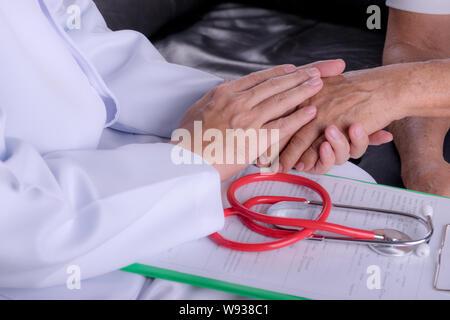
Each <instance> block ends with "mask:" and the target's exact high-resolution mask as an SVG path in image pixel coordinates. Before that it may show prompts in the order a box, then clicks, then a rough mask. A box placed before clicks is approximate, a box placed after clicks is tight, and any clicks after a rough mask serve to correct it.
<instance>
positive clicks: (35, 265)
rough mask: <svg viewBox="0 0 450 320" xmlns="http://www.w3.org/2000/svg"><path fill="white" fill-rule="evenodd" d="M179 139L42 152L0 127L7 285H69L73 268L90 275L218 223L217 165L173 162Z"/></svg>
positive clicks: (0, 253)
mask: <svg viewBox="0 0 450 320" xmlns="http://www.w3.org/2000/svg"><path fill="white" fill-rule="evenodd" d="M4 127H5V121H4V117H3V115H1V114H0V128H4ZM173 147H174V146H172V145H170V144H164V143H157V144H131V145H126V146H123V147H120V148H118V149H111V150H84V151H58V152H50V153H47V154H45V155H43V156H41V155H40V154H39V153H38V152H37V151H36V150H35V149H34V148H33V147H32V146H31V145H29V144H27V143H25V142H23V141H20V140H18V139H16V138H5V137H4V136H2V135H1V134H0V157H1V158H0V287H4V288H6V287H16V288H20V287H27V288H30V287H46V286H53V285H60V284H64V283H66V281H67V279H68V276H69V274H68V273H67V272H68V270H69V271H70V272H74V270H79V271H80V272H81V277H82V279H87V278H91V277H94V276H97V275H101V274H105V273H107V272H110V271H113V270H117V269H119V268H122V267H125V266H127V265H129V264H131V263H134V262H138V261H139V260H140V259H142V258H145V257H148V256H150V255H154V254H156V253H159V252H162V251H164V250H167V249H169V248H171V247H173V246H176V245H178V244H181V243H183V242H186V241H190V240H193V239H197V238H200V237H204V236H206V235H208V234H211V233H212V232H214V231H217V230H219V229H220V228H221V227H222V225H223V220H224V219H223V209H222V204H221V192H220V179H219V175H218V173H217V171H216V170H215V169H214V168H213V167H211V166H210V165H208V164H205V163H203V164H192V165H189V164H184V165H176V164H174V162H173V161H172V148H173ZM189 154H190V153H189ZM190 155H191V156H193V157H194V155H192V154H190ZM198 159H199V158H198ZM200 160H201V159H200ZM71 266H75V267H72V268H76V269H70V268H69V267H71ZM68 268H69V269H68ZM78 268H79V269H78Z"/></svg>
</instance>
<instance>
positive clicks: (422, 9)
mask: <svg viewBox="0 0 450 320" xmlns="http://www.w3.org/2000/svg"><path fill="white" fill-rule="evenodd" d="M386 5H387V6H388V7H392V8H395V9H399V10H404V11H411V12H417V13H426V14H450V1H449V0H387V1H386Z"/></svg>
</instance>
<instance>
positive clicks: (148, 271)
mask: <svg viewBox="0 0 450 320" xmlns="http://www.w3.org/2000/svg"><path fill="white" fill-rule="evenodd" d="M249 173H252V172H248V170H246V171H244V172H243V173H242V174H241V176H242V175H247V174H249ZM294 174H300V173H295V172H294ZM301 175H303V176H306V177H307V178H310V179H313V180H318V181H317V182H319V183H321V184H322V185H324V184H323V181H326V183H325V184H328V187H327V186H325V185H324V186H325V187H326V188H327V190H328V191H329V193H330V195H331V196H332V199H333V201H336V202H339V203H348V202H346V201H354V200H348V199H350V198H349V194H352V192H350V191H348V192H346V193H345V194H344V193H342V192H341V194H339V195H338V193H339V192H338V190H337V189H339V186H343V188H353V189H355V190H359V191H361V190H362V189H364V190H366V189H367V190H366V191H361V192H362V193H363V194H365V195H367V194H368V193H370V192H372V196H374V197H375V198H376V197H379V198H380V197H383V195H387V196H389V195H390V196H392V195H394V196H393V197H394V198H395V197H397V199H402V200H398V201H399V202H398V205H399V206H400V207H401V208H397V209H401V210H404V209H405V206H406V207H407V206H408V202H409V205H413V206H414V203H416V204H417V203H419V202H424V201H425V202H433V204H434V205H433V206H434V207H435V208H441V207H445V206H447V208H448V207H450V199H449V198H445V197H441V196H436V195H430V194H425V193H422V192H418V191H413V190H405V189H401V188H396V187H391V186H384V185H379V184H375V183H371V182H366V181H361V180H356V179H350V178H345V177H339V176H334V175H323V176H311V175H308V174H301ZM363 186H367V188H364V187H363ZM266 190H267V188H266ZM374 190H375V191H374ZM376 190H378V191H376ZM380 190H382V191H383V192H381V191H380ZM377 192H380V194H383V195H376V193H377ZM264 194H265V193H264ZM374 194H375V195H374ZM334 196H335V197H334ZM353 196H354V194H353ZM336 197H340V198H339V201H337V200H336ZM402 197H403V198H402ZM361 201H364V199H361ZM383 201H384V204H383V205H384V206H389V203H388V202H386V201H387V200H386V199H385V198H384V200H383ZM392 201H393V200H392ZM392 201H391V202H392ZM392 203H393V202H392ZM392 203H391V204H390V205H392ZM349 204H351V203H349ZM391 209H395V208H391ZM435 211H436V210H435ZM437 211H440V210H437ZM441 211H442V210H441ZM332 215H333V213H332ZM332 215H330V218H331V216H332ZM445 218H446V217H445V216H444V215H443V214H440V213H439V212H437V214H436V213H435V215H434V216H433V223H434V226H435V234H434V236H433V238H432V240H431V242H430V248H431V255H430V257H429V258H425V259H426V260H422V261H418V260H417V259H423V258H417V259H415V258H414V257H410V258H409V259H410V260H411V261H412V262H411V261H409V262H408V261H407V260H403V262H402V263H398V261H399V260H398V259H402V258H396V257H388V258H387V259H386V257H381V256H377V255H376V254H375V253H373V252H370V250H369V249H368V248H367V247H366V246H361V245H353V246H358V247H355V248H353V249H350V251H351V250H353V251H358V250H359V253H358V254H359V255H360V256H370V257H371V258H370V259H368V261H369V260H370V261H380V262H383V263H384V264H391V269H390V272H391V273H392V272H393V271H395V266H396V264H397V266H399V267H400V266H401V267H402V268H403V271H402V272H405V268H406V269H408V267H407V266H408V264H409V266H411V265H412V266H414V268H409V269H411V270H419V269H420V270H422V273H421V278H422V280H421V281H419V282H420V283H421V285H417V286H414V285H411V286H409V287H408V288H406V289H405V288H403V289H404V290H403V289H402V290H403V291H402V290H399V293H398V298H400V299H405V298H406V299H410V298H422V299H423V298H424V297H423V295H424V293H425V294H426V293H429V296H425V298H428V297H431V296H433V298H434V299H450V295H441V296H439V294H438V291H437V290H433V277H434V270H435V269H434V265H435V261H436V260H435V258H434V257H433V256H435V255H436V254H437V252H438V249H439V244H440V240H441V234H440V230H442V228H441V227H442V226H443V225H445V224H447V223H449V222H450V216H449V217H447V220H445ZM332 222H334V221H332ZM343 223H344V224H345V222H343ZM198 241H210V240H209V239H201V240H198ZM210 242H211V245H212V246H215V244H212V241H210ZM306 242H308V243H313V242H314V244H311V245H316V246H317V244H316V243H315V241H302V243H303V244H294V245H293V247H300V246H305V244H304V243H306ZM325 245H326V246H329V244H328V243H327V244H325ZM330 245H331V244H330ZM190 246H191V247H190V248H192V246H194V247H195V243H191V244H190ZM339 246H341V247H342V244H339ZM319 247H320V248H319V249H320V250H322V251H325V252H326V248H322V247H323V245H319ZM319 249H317V248H316V250H319ZM340 249H341V250H342V248H340ZM187 250H189V248H188V249H187ZM224 250H228V249H224ZM280 250H285V249H280ZM287 250H288V249H287ZM299 252H301V249H299ZM242 254H248V255H255V254H256V253H242ZM319 259H320V257H319ZM389 259H394V260H391V261H389ZM396 259H397V260H396ZM322 260H324V259H322ZM386 260H388V261H386ZM344 264H345V263H344ZM415 264H420V266H419V265H415ZM392 265H393V267H392ZM405 266H406V267H405ZM183 269H184V268H183V267H180V266H179V265H177V264H176V263H175V264H173V265H171V264H170V263H163V264H160V263H158V262H157V260H156V262H155V263H136V264H133V265H130V266H128V267H126V268H123V269H122V270H123V271H126V272H132V273H136V274H140V275H144V276H148V277H154V278H161V279H166V280H171V281H177V282H182V283H186V284H190V285H194V286H198V287H204V288H208V289H214V290H220V291H224V292H228V293H232V294H237V295H241V296H246V297H250V298H256V299H270V300H309V299H322V298H325V299H329V298H331V299H346V298H351V297H350V296H348V295H347V296H346V295H345V294H343V295H334V296H333V294H331V295H328V294H318V293H317V292H319V291H327V290H326V289H324V288H325V287H326V286H325V287H324V288H319V289H318V291H317V292H314V293H311V294H310V295H309V294H308V290H303V291H304V292H305V293H306V294H297V292H292V290H284V289H283V290H277V289H274V290H270V289H268V288H267V286H259V285H248V284H246V283H243V282H242V281H240V280H239V281H233V280H231V281H230V280H229V279H231V278H232V277H231V278H230V277H228V279H219V277H214V276H213V277H211V276H210V274H208V272H205V273H202V272H197V271H196V272H190V271H189V270H183ZM409 272H410V273H411V274H412V273H416V272H417V271H409ZM411 278H412V277H411ZM236 279H237V278H236ZM352 281H353V280H352ZM411 281H412V280H411ZM362 282H364V281H363V280H362ZM427 282H428V283H429V287H427V290H424V289H423V286H424V283H427ZM335 285H336V286H338V284H335ZM385 285H386V286H387V284H386V283H385ZM331 286H332V284H330V285H329V286H328V289H330V288H331ZM411 287H415V291H414V292H412V290H411ZM419 288H421V289H420V290H419ZM300 291H302V290H299V292H300ZM356 291H357V290H355V294H356V296H354V297H353V298H355V299H359V298H362V299H366V298H368V299H373V298H375V299H377V298H380V299H383V298H387V299H389V298H392V297H390V296H389V294H386V293H387V292H389V291H388V289H387V288H381V291H380V292H376V291H373V293H375V294H368V295H363V296H359V295H358V294H357V292H356ZM391 291H392V290H391ZM420 292H422V294H421V293H420ZM371 293H372V292H371ZM411 293H412V295H411Z"/></svg>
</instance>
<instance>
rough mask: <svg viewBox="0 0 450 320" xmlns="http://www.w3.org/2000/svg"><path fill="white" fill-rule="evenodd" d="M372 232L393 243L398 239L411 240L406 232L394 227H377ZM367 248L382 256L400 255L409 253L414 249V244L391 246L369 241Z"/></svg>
mask: <svg viewBox="0 0 450 320" xmlns="http://www.w3.org/2000/svg"><path fill="white" fill-rule="evenodd" d="M374 232H375V234H376V235H379V236H383V237H384V239H385V240H386V241H390V242H394V243H395V242H398V241H402V242H403V241H411V238H410V237H409V236H408V235H407V234H405V233H403V232H401V231H398V230H394V229H377V230H374ZM369 248H370V249H372V250H373V251H375V252H376V253H378V254H381V255H383V256H390V257H392V256H395V257H402V256H406V255H409V254H411V253H412V252H413V251H414V250H415V249H416V246H392V245H388V244H375V243H371V244H369Z"/></svg>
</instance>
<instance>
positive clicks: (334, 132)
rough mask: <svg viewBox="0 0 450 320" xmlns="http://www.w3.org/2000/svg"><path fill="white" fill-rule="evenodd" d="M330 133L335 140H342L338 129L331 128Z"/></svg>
mask: <svg viewBox="0 0 450 320" xmlns="http://www.w3.org/2000/svg"><path fill="white" fill-rule="evenodd" d="M329 133H330V136H331V137H332V138H333V139H334V140H339V139H340V138H341V135H340V133H339V131H338V129H337V128H336V127H331V128H330V131H329Z"/></svg>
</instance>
